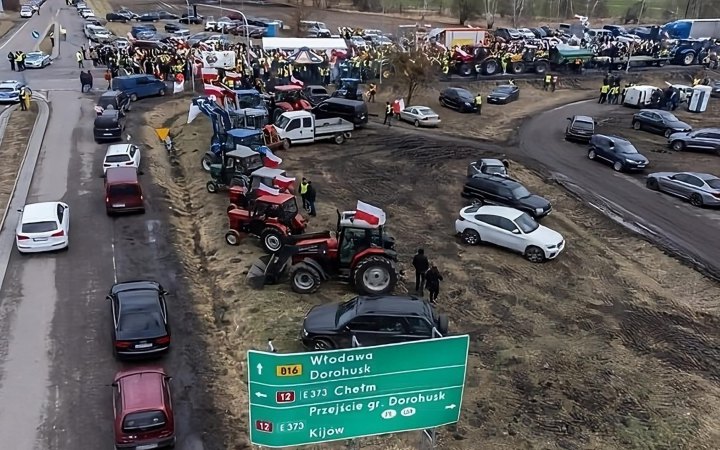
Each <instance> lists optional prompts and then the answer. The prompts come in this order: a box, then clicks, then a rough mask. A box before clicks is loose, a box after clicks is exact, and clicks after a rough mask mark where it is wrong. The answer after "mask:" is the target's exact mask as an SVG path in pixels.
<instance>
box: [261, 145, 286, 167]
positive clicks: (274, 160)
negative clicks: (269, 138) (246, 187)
mask: <svg viewBox="0 0 720 450" xmlns="http://www.w3.org/2000/svg"><path fill="white" fill-rule="evenodd" d="M263 164H265V167H270V168H274V167H277V166H279V165H280V164H282V158H280V157H279V156H277V155H275V153H273V152H271V151H270V149H267V150H265V155H263Z"/></svg>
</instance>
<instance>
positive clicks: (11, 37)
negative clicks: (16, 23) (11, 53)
mask: <svg viewBox="0 0 720 450" xmlns="http://www.w3.org/2000/svg"><path fill="white" fill-rule="evenodd" d="M29 23H30V21H27V22H25V23H24V24H22V25H21V26H20V28H18V29H17V30H16V31H15V32H14V33H13V34H12V35H11V36H10V37H9V38H7V40H6V41H5V42H3V43H2V45H0V50H2V49H4V48H5V46H6V45H8V44H9V43H10V42H12V40H13V39H15V36H17V35H18V33H20V32H21V31H22V30H23V28H25V27H26V26H27V25H28V24H29Z"/></svg>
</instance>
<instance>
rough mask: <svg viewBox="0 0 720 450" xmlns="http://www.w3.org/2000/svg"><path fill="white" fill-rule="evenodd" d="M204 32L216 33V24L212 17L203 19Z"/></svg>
mask: <svg viewBox="0 0 720 450" xmlns="http://www.w3.org/2000/svg"><path fill="white" fill-rule="evenodd" d="M204 28H205V31H217V29H218V23H217V21H216V20H215V18H214V17H212V16H208V17H206V18H205V26H204Z"/></svg>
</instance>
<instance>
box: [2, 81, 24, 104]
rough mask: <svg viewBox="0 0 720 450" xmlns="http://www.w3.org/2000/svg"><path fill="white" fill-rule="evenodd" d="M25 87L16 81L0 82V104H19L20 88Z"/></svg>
mask: <svg viewBox="0 0 720 450" xmlns="http://www.w3.org/2000/svg"><path fill="white" fill-rule="evenodd" d="M23 86H24V85H23V84H22V83H21V82H19V81H16V80H6V81H2V82H0V103H19V102H20V88H22V87H23Z"/></svg>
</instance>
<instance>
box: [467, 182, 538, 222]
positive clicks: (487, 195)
mask: <svg viewBox="0 0 720 450" xmlns="http://www.w3.org/2000/svg"><path fill="white" fill-rule="evenodd" d="M462 196H463V197H465V198H472V199H475V200H479V201H481V202H482V203H486V204H490V205H499V206H509V207H511V208H515V209H519V210H520V211H523V212H526V213H528V214H529V215H530V216H532V217H534V218H535V219H541V218H543V217H545V216H547V215H548V214H550V211H551V210H552V205H551V204H550V202H549V201H548V200H547V199H545V198H543V197H540V196H539V195H535V194H531V193H530V191H528V190H527V189H526V188H525V186H523V185H522V184H520V183H518V182H517V181H515V180H511V179H509V178H506V177H504V176H500V175H486V174H476V175H473V176H471V177H468V178H467V180H466V181H465V186H463V191H462Z"/></svg>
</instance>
